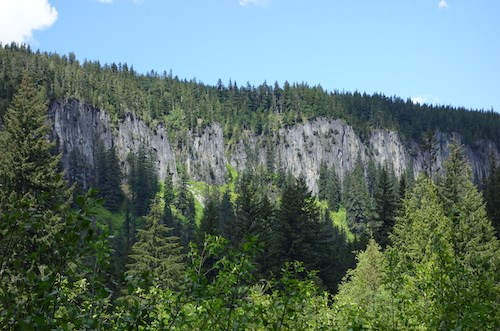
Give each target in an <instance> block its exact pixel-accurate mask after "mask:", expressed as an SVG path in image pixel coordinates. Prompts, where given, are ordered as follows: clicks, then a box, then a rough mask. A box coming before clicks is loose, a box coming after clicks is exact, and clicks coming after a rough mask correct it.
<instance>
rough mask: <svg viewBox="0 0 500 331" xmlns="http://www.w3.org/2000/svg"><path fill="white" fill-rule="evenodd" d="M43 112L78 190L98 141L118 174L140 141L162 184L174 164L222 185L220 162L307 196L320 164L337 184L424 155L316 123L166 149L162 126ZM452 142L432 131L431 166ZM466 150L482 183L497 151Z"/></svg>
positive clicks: (382, 134) (344, 127) (380, 135)
mask: <svg viewBox="0 0 500 331" xmlns="http://www.w3.org/2000/svg"><path fill="white" fill-rule="evenodd" d="M49 113H50V117H51V119H52V120H53V125H54V131H53V136H54V139H56V140H57V142H58V145H59V149H60V151H61V152H62V162H63V167H64V170H65V171H66V173H67V174H70V173H72V174H75V177H76V178H77V180H78V181H79V182H80V183H81V184H82V186H83V187H84V188H86V187H88V186H90V185H91V183H92V180H93V178H94V176H95V164H96V146H97V143H98V142H99V141H101V142H102V143H103V144H104V147H105V148H110V147H111V146H113V145H114V146H115V147H116V149H117V152H118V155H119V158H120V162H121V165H122V167H123V169H124V170H125V171H127V162H126V158H127V155H128V153H129V152H135V151H137V150H138V148H139V146H140V144H142V143H144V144H146V145H147V146H148V147H149V148H150V149H151V151H152V153H153V154H154V156H155V158H156V162H157V169H158V173H159V175H160V178H161V179H163V178H164V177H165V174H166V172H167V170H168V169H169V170H170V172H172V173H173V177H174V180H178V174H177V170H176V169H177V168H176V165H177V164H178V163H182V164H184V165H185V167H186V170H187V173H188V175H189V176H190V177H191V178H192V179H194V180H198V181H205V182H209V183H212V184H222V183H224V181H225V178H226V171H227V170H226V165H227V164H231V165H232V166H233V167H235V168H236V169H237V170H238V171H243V170H244V169H246V168H255V167H267V168H268V169H283V170H285V171H286V172H289V173H291V174H292V175H294V176H299V175H301V176H304V178H305V179H306V182H307V184H308V185H309V188H310V189H311V190H312V191H313V192H317V180H318V178H319V168H320V165H321V163H322V162H325V163H326V164H327V165H328V166H331V167H334V168H335V170H336V172H337V173H338V174H339V176H340V178H341V179H343V178H344V177H345V175H346V173H347V172H348V171H350V170H352V169H353V168H354V165H355V162H356V160H357V159H358V157H360V158H361V160H362V161H363V162H364V163H365V164H366V163H367V162H368V160H369V159H370V158H373V160H374V161H375V163H377V164H387V165H389V166H391V167H393V169H394V171H395V173H396V175H398V176H400V175H401V174H402V173H404V171H406V170H407V168H408V167H409V166H412V167H413V169H411V171H413V172H414V174H417V173H418V172H420V171H422V169H423V164H424V153H423V152H422V150H421V149H420V147H419V145H418V144H417V142H406V143H403V142H402V140H401V139H400V136H399V135H398V133H397V132H393V131H384V130H377V131H374V132H372V133H371V136H370V137H369V139H367V141H362V140H361V139H360V137H359V135H358V134H357V133H356V132H355V131H354V130H353V128H352V127H351V126H349V125H348V124H347V123H345V122H344V121H343V120H339V119H327V118H316V119H313V120H310V121H308V122H306V123H303V124H297V125H294V126H290V127H283V128H281V129H279V130H278V131H277V132H275V133H273V134H270V135H264V134H262V135H255V134H253V133H251V132H245V133H243V135H242V137H244V138H242V139H241V140H239V141H238V142H236V143H233V144H231V145H229V144H228V143H227V142H226V141H225V140H224V136H223V130H222V126H221V125H220V124H219V123H212V124H209V125H208V126H206V127H205V128H204V129H203V130H201V131H199V132H188V134H187V139H186V141H185V143H184V144H183V145H181V146H172V144H171V143H170V141H169V139H168V135H167V132H166V130H165V128H164V127H162V126H161V125H160V126H157V127H156V128H155V129H154V130H152V129H151V128H149V127H148V126H147V125H146V124H145V123H144V122H143V121H141V120H140V119H138V118H137V117H135V115H134V114H127V115H126V116H125V118H124V119H122V120H120V121H118V123H117V124H116V123H115V122H116V121H115V122H112V121H111V120H110V118H109V116H108V115H107V114H106V113H105V112H104V111H102V110H99V109H96V108H93V107H90V106H88V105H86V104H83V103H80V102H78V101H77V100H70V101H59V102H55V103H53V104H52V105H51V107H50V112H49ZM112 123H115V124H114V125H113V124H112ZM451 137H452V133H437V134H436V138H437V139H436V140H437V143H436V146H435V148H436V149H437V155H436V168H437V169H442V163H443V160H444V159H445V158H446V157H447V155H448V145H449V143H450V141H451ZM465 147H466V153H467V157H468V159H469V161H470V163H471V166H472V169H473V175H474V177H475V178H479V179H481V178H483V176H484V175H485V174H486V173H487V171H488V157H489V154H490V153H493V154H494V155H498V154H499V148H498V146H496V145H495V144H494V143H493V142H491V141H488V140H479V141H477V142H475V144H474V146H465Z"/></svg>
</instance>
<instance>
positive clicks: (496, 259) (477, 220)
mask: <svg viewBox="0 0 500 331" xmlns="http://www.w3.org/2000/svg"><path fill="white" fill-rule="evenodd" d="M449 149H450V155H449V157H448V158H447V159H446V161H445V162H444V170H445V174H444V176H443V178H442V179H441V180H440V181H439V190H440V193H441V196H442V200H443V204H444V210H445V213H446V215H447V216H448V217H449V218H450V219H451V221H452V238H451V244H452V248H453V258H454V261H453V267H454V268H453V270H452V272H451V273H450V274H449V275H448V277H450V279H451V280H452V281H453V286H452V287H451V288H450V289H449V296H450V298H449V299H448V302H447V306H446V308H447V309H448V312H447V313H448V315H452V316H455V318H456V320H452V321H449V324H448V325H449V328H457V327H460V328H463V329H470V328H473V327H474V325H477V323H478V322H481V323H482V325H484V326H485V328H487V327H486V326H495V327H498V326H500V318H497V317H496V316H495V313H493V312H495V311H498V309H499V308H500V304H499V302H498V297H499V296H500V288H499V281H500V276H499V275H500V268H499V263H500V245H499V241H498V239H497V238H496V237H495V235H494V229H493V226H492V224H491V222H490V221H489V220H488V218H487V215H486V208H485V205H484V200H483V198H482V195H481V193H479V192H478V190H477V189H476V187H475V186H474V184H473V183H472V181H471V173H472V171H471V169H470V166H469V163H468V161H467V157H466V155H465V153H464V150H463V146H461V145H459V144H458V143H457V142H456V141H455V142H453V143H452V144H450V146H449Z"/></svg>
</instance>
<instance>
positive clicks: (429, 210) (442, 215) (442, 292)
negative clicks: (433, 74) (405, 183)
mask: <svg viewBox="0 0 500 331" xmlns="http://www.w3.org/2000/svg"><path fill="white" fill-rule="evenodd" d="M445 168H446V169H445V170H446V173H445V176H444V177H443V179H442V180H441V182H440V186H439V187H436V185H434V184H433V183H432V182H431V180H430V179H428V178H422V179H420V180H419V181H417V184H416V186H415V188H414V189H413V192H412V195H411V196H410V197H409V198H407V199H405V200H404V202H403V211H402V215H401V217H398V218H397V221H396V225H395V227H394V233H393V236H392V242H393V244H392V246H391V247H390V248H388V251H387V253H388V261H389V265H390V267H389V272H388V279H389V283H390V285H391V292H392V293H393V297H394V301H395V303H396V305H397V311H398V312H399V313H398V314H397V315H398V316H397V317H396V320H398V321H400V324H399V326H398V327H397V328H403V326H404V327H405V328H409V329H412V328H415V327H417V326H418V327H422V326H424V327H425V328H428V329H445V330H453V329H467V330H471V329H477V327H478V326H479V325H480V326H481V329H492V330H493V329H497V328H498V326H499V325H500V324H499V323H500V320H499V319H498V315H497V314H496V311H498V308H499V304H498V296H499V292H498V291H499V287H498V284H499V277H498V275H499V272H498V262H499V260H500V253H499V243H498V240H497V239H496V238H495V237H494V235H493V229H492V227H491V224H490V223H489V222H488V220H487V218H486V212H485V209H484V203H483V201H482V198H481V195H480V194H479V193H478V192H477V190H476V189H475V187H474V186H473V184H472V182H471V181H470V180H469V179H468V177H469V176H470V168H468V166H467V163H466V159H465V156H464V154H463V152H462V151H461V150H460V148H459V147H457V146H456V145H450V158H449V159H448V160H447V161H446V163H445ZM408 303H411V304H408ZM424 310H425V312H426V313H422V312H423V311H424Z"/></svg>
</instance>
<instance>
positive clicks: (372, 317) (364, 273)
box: [334, 239, 392, 330]
mask: <svg viewBox="0 0 500 331" xmlns="http://www.w3.org/2000/svg"><path fill="white" fill-rule="evenodd" d="M357 260H358V263H357V265H356V268H355V269H353V270H349V271H348V272H347V275H346V276H345V278H344V281H343V283H342V284H341V285H340V287H339V292H338V293H337V295H336V296H335V298H334V300H335V305H334V306H335V310H336V318H335V320H336V328H337V329H338V330H389V329H390V323H389V322H390V318H391V315H390V310H391V308H392V307H391V298H390V293H389V291H388V289H387V288H386V286H385V284H384V282H385V280H386V275H385V270H386V268H387V263H386V261H385V257H384V255H383V253H382V252H381V248H380V246H379V245H378V244H377V243H376V242H375V241H374V240H373V239H370V241H369V242H368V246H367V247H366V250H365V251H363V252H360V253H358V255H357Z"/></svg>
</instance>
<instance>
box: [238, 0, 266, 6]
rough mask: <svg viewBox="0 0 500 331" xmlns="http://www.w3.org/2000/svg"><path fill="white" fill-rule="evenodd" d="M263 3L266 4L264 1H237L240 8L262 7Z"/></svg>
mask: <svg viewBox="0 0 500 331" xmlns="http://www.w3.org/2000/svg"><path fill="white" fill-rule="evenodd" d="M265 2H266V0H240V1H239V3H240V6H243V7H248V6H251V5H254V6H262V5H264V3H265Z"/></svg>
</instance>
